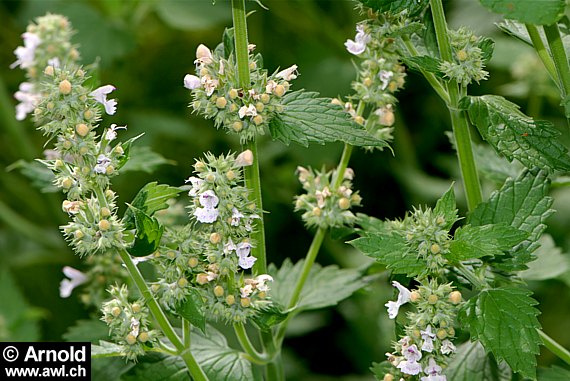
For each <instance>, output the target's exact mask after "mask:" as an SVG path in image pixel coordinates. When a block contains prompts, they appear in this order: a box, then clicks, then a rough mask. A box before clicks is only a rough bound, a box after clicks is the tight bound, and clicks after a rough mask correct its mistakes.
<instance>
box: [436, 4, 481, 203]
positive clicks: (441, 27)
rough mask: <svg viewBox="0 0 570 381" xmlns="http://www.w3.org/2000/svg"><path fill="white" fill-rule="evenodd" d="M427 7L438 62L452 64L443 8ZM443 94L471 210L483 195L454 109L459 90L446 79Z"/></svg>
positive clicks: (463, 120) (461, 116) (464, 124)
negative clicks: (438, 54)
mask: <svg viewBox="0 0 570 381" xmlns="http://www.w3.org/2000/svg"><path fill="white" fill-rule="evenodd" d="M430 5H431V11H432V15H433V22H434V27H435V33H436V38H437V44H438V46H439V52H440V55H441V59H442V60H444V61H450V62H452V61H453V53H452V50H451V44H450V42H449V35H448V32H447V22H446V21H445V13H444V11H443V5H442V3H441V0H430ZM447 91H448V94H449V103H448V104H447V107H448V109H449V114H450V116H451V125H452V127H453V134H454V136H455V145H456V147H457V156H458V159H459V166H460V168H461V175H462V178H463V186H464V188H465V196H466V198H467V206H468V208H469V210H470V211H471V210H473V209H475V207H476V206H477V205H478V204H479V203H480V202H481V201H482V200H483V196H482V193H481V184H480V183H479V175H478V173H477V167H476V165H475V158H474V157H473V147H472V142H471V134H470V131H469V122H468V121H467V116H466V115H465V111H463V110H460V109H459V107H458V106H459V100H460V89H459V86H458V84H457V81H455V80H450V81H449V82H448V85H447Z"/></svg>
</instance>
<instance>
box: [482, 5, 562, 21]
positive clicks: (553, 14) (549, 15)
mask: <svg viewBox="0 0 570 381" xmlns="http://www.w3.org/2000/svg"><path fill="white" fill-rule="evenodd" d="M480 1H481V4H483V6H485V7H487V8H489V9H490V10H491V11H493V12H495V13H500V14H502V15H504V16H505V18H507V19H514V20H517V21H520V22H523V23H528V24H538V25H550V24H553V23H554V22H556V21H558V20H559V19H560V18H561V17H562V15H563V14H564V6H565V2H564V0H480Z"/></svg>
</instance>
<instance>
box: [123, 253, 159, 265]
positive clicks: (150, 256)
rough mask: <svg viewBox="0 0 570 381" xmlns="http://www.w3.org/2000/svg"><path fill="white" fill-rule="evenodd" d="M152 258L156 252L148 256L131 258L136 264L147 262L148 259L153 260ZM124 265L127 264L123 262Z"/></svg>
mask: <svg viewBox="0 0 570 381" xmlns="http://www.w3.org/2000/svg"><path fill="white" fill-rule="evenodd" d="M152 258H154V254H150V255H147V256H146V257H132V258H131V259H132V260H133V263H134V264H135V265H138V264H139V263H141V262H146V261H148V260H151V259H152ZM123 266H125V264H123ZM125 267H127V266H125Z"/></svg>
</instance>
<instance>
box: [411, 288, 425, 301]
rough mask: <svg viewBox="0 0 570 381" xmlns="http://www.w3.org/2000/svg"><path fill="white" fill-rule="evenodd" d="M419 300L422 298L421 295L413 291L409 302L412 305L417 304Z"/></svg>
mask: <svg viewBox="0 0 570 381" xmlns="http://www.w3.org/2000/svg"><path fill="white" fill-rule="evenodd" d="M421 298H422V295H421V294H420V293H419V292H417V291H416V290H414V291H412V292H411V293H410V300H411V301H412V303H415V302H417V301H418V300H420V299H421Z"/></svg>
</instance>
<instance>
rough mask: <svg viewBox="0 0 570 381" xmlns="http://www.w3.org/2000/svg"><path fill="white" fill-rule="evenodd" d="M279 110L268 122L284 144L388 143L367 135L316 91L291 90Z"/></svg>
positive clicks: (367, 144)
mask: <svg viewBox="0 0 570 381" xmlns="http://www.w3.org/2000/svg"><path fill="white" fill-rule="evenodd" d="M282 104H283V107H284V109H283V112H281V113H279V114H277V115H275V117H273V119H272V120H271V122H270V123H269V131H270V132H271V136H272V137H273V139H275V140H279V141H281V142H283V143H285V144H287V145H289V143H291V142H292V141H293V142H295V143H299V144H301V145H303V146H305V147H306V146H308V145H309V143H319V144H325V143H327V142H336V141H341V142H344V143H348V144H352V145H355V146H374V147H387V146H388V143H386V142H385V141H384V140H380V139H377V138H375V137H373V136H372V135H370V134H369V133H368V132H367V131H366V129H364V128H363V127H362V126H360V125H359V124H357V123H355V122H354V121H353V120H352V119H351V118H350V115H349V114H347V113H346V112H345V111H344V110H343V109H342V107H340V106H338V105H334V104H332V103H331V100H330V98H319V97H318V93H315V92H310V91H304V90H300V91H295V92H292V93H289V94H287V95H285V96H284V97H283V103H282Z"/></svg>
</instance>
